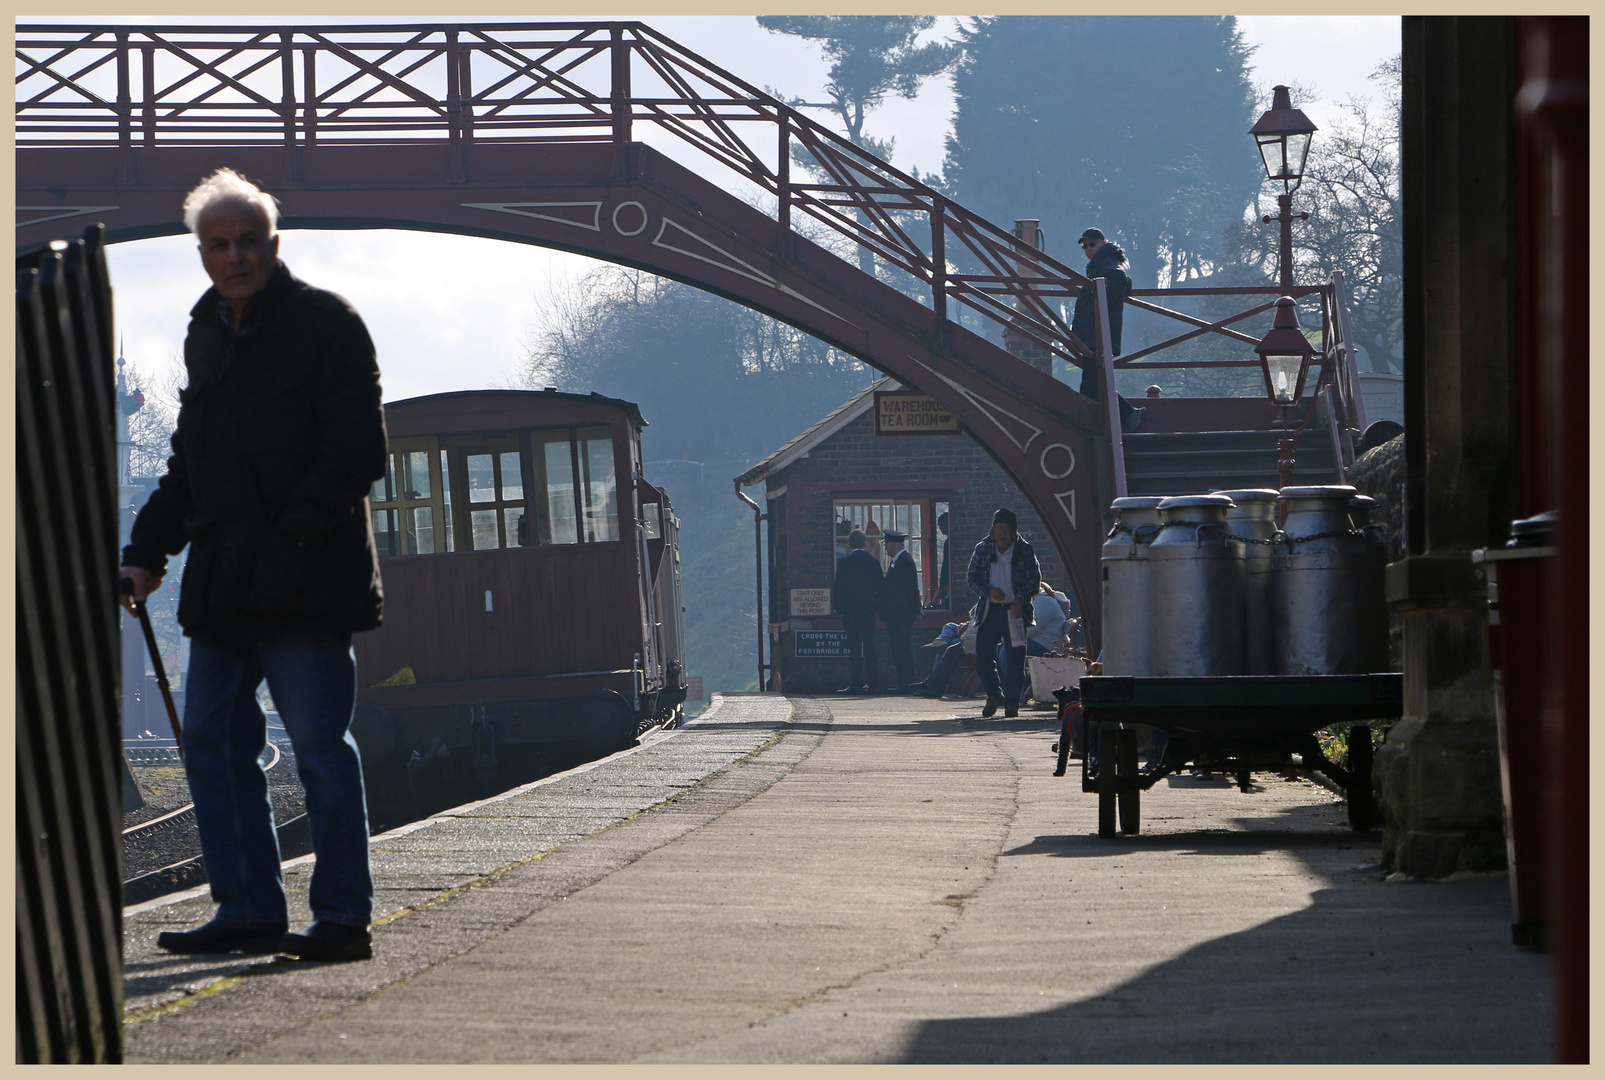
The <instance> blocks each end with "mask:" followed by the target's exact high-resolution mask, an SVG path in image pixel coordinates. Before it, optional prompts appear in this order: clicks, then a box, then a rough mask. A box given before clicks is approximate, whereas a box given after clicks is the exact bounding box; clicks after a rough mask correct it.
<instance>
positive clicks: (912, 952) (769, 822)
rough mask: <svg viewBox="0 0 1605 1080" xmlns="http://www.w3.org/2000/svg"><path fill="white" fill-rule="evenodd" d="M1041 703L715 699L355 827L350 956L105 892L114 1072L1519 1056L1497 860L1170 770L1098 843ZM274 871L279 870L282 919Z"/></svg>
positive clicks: (1519, 969)
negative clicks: (663, 722) (197, 950)
mask: <svg viewBox="0 0 1605 1080" xmlns="http://www.w3.org/2000/svg"><path fill="white" fill-rule="evenodd" d="M1053 727H1054V725H1053V720H1052V716H1051V714H1049V713H1036V714H1032V713H1029V712H1028V713H1026V714H1025V715H1024V716H1022V717H1021V718H1020V719H1018V720H1004V719H1001V718H999V719H996V720H982V719H980V717H979V703H978V702H969V701H946V702H932V701H928V700H925V699H920V698H869V699H858V698H853V699H806V698H803V699H795V700H788V699H786V698H783V697H779V696H777V695H755V696H732V697H726V698H723V699H720V700H718V701H717V703H716V705H715V707H714V708H713V709H712V710H711V711H710V714H709V715H708V716H707V718H706V719H705V720H704V721H703V722H701V723H698V724H695V725H693V726H691V727H689V728H687V729H686V730H684V731H682V732H679V733H675V734H672V735H667V736H665V737H659V738H656V739H655V740H653V741H650V742H649V743H648V744H647V745H644V746H642V747H641V748H638V749H636V750H633V751H630V752H626V753H625V754H622V755H618V756H616V757H614V758H611V759H607V760H605V761H603V762H601V763H598V764H595V765H593V766H590V767H587V768H586V769H585V770H584V771H582V772H577V773H573V774H565V775H563V776H559V777H552V778H548V779H547V780H545V781H542V782H541V783H540V784H538V785H536V786H534V787H531V788H527V789H523V790H521V791H518V792H514V793H511V794H509V795H507V796H504V797H501V798H499V799H497V800H494V801H492V802H489V803H485V804H480V805H476V806H472V807H466V808H461V809H459V810H458V811H454V812H452V813H449V814H445V815H441V816H440V817H438V818H436V819H431V820H430V821H429V822H427V823H424V824H422V825H420V826H418V827H413V828H409V829H408V830H405V831H398V833H392V834H388V835H386V836H381V837H375V838H374V840H373V853H374V865H375V872H376V876H377V878H378V880H379V883H380V900H379V906H380V910H379V913H378V915H377V917H376V918H377V920H378V925H377V926H376V928H375V930H374V949H375V958H374V959H373V960H372V961H368V962H363V963H356V964H345V965H319V964H312V963H305V962H299V961H292V960H289V959H287V958H283V957H280V958H277V959H257V960H244V959H240V958H234V959H228V958H221V959H219V958H211V959H201V958H178V957H170V956H167V955H165V954H162V953H160V952H158V951H157V950H155V949H154V946H153V941H154V936H155V933H156V932H157V931H158V930H159V929H164V928H168V927H172V926H178V925H184V924H188V923H192V922H195V921H199V920H200V919H203V918H205V917H207V915H208V914H209V911H210V905H209V904H208V903H207V902H206V900H205V898H204V896H194V895H191V896H187V897H180V898H169V899H168V900H167V901H158V902H152V903H150V904H146V905H142V906H140V907H139V908H135V909H131V910H130V911H129V912H128V914H127V918H126V945H125V949H126V966H127V979H128V1005H129V1021H130V1023H129V1027H128V1040H127V1051H128V1059H129V1060H130V1061H131V1062H202V1061H245V1062H259V1063H292V1062H293V1063H358V1062H369V1063H408V1064H425V1063H446V1062H476V1063H477V1062H505V1063H522V1062H550V1063H556V1062H679V1063H710V1062H735V1063H812V1062H922V1063H966V1062H967V1063H983V1062H993V1063H1009V1062H1068V1063H1076V1062H1535V1061H1538V1062H1541V1061H1545V1060H1547V1059H1548V1056H1549V1032H1548V1025H1549V1020H1548V1000H1549V996H1550V971H1549V963H1548V961H1547V959H1546V958H1544V957H1542V956H1537V955H1534V954H1531V953H1528V952H1524V951H1521V950H1518V949H1516V948H1514V947H1513V946H1512V945H1511V944H1510V930H1509V906H1508V899H1507V885H1506V882H1505V881H1504V880H1503V879H1493V880H1470V881H1460V882H1447V883H1437V884H1424V883H1409V882H1401V883H1392V884H1385V883H1383V880H1382V878H1381V875H1380V873H1379V867H1378V860H1379V849H1378V835H1377V834H1375V833H1373V834H1371V835H1369V836H1356V835H1354V834H1352V833H1350V832H1348V831H1347V830H1346V829H1345V828H1344V827H1343V824H1342V823H1343V820H1344V815H1343V807H1342V804H1341V802H1339V801H1338V800H1337V798H1336V797H1335V796H1333V795H1331V794H1330V793H1328V792H1327V791H1326V790H1325V789H1323V788H1321V787H1318V786H1316V785H1314V784H1311V783H1308V782H1305V781H1287V780H1282V779H1279V778H1278V777H1276V776H1275V775H1274V774H1268V773H1264V774H1257V775H1256V776H1255V785H1254V790H1252V791H1250V792H1247V793H1243V792H1239V791H1238V790H1237V789H1236V788H1235V787H1234V786H1230V785H1227V784H1226V783H1225V782H1224V781H1216V782H1206V781H1203V780H1201V779H1195V778H1191V777H1175V778H1171V780H1169V781H1168V782H1166V783H1162V784H1160V785H1158V786H1156V787H1155V788H1154V789H1153V790H1152V791H1150V792H1147V793H1145V795H1144V799H1143V810H1144V821H1143V832H1142V833H1141V834H1140V835H1138V836H1135V837H1130V838H1118V839H1114V840H1100V839H1099V838H1098V837H1097V836H1096V804H1097V800H1096V797H1095V796H1091V795H1086V794H1083V793H1082V792H1081V791H1080V784H1079V783H1078V782H1077V779H1078V777H1077V775H1076V774H1077V772H1078V770H1075V769H1072V771H1071V774H1070V775H1067V776H1065V777H1057V778H1056V777H1054V776H1053V775H1052V770H1053V765H1054V756H1053V755H1052V753H1051V752H1050V750H1049V747H1050V745H1051V743H1052V742H1053V740H1054V738H1055V736H1056V733H1055V731H1054V730H1053ZM305 870H306V863H305V861H301V862H300V863H298V864H297V865H295V866H292V867H291V875H290V881H291V885H292V889H293V890H294V892H293V897H292V903H293V905H294V906H295V908H296V909H297V910H296V913H295V915H294V916H293V917H294V918H302V917H304V914H305V908H304V888H305Z"/></svg>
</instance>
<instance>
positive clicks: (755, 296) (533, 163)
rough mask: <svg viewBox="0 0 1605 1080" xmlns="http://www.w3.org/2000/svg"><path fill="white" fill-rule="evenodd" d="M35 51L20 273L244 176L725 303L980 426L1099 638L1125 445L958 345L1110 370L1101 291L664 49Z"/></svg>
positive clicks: (321, 201)
mask: <svg viewBox="0 0 1605 1080" xmlns="http://www.w3.org/2000/svg"><path fill="white" fill-rule="evenodd" d="M16 39H17V57H18V63H17V105H16V140H17V154H16V162H17V242H18V245H19V248H27V247H30V246H33V245H37V244H39V243H42V242H44V241H46V240H48V239H49V238H50V237H52V236H56V235H60V233H61V230H63V229H64V228H76V227H77V226H78V225H80V224H88V223H89V222H91V221H101V222H104V223H105V225H106V227H107V230H108V232H107V236H108V240H109V241H111V242H118V241H124V240H134V239H141V238H147V237H154V236H162V235H170V234H175V233H180V232H182V231H184V230H183V224H182V222H181V221H180V218H179V205H180V202H181V198H182V195H183V193H184V192H185V191H187V190H188V189H189V188H190V187H192V186H193V185H194V184H195V182H196V181H197V180H198V179H199V178H200V177H201V176H202V175H204V174H205V173H207V172H210V171H211V170H212V169H214V168H217V167H219V166H223V165H227V166H230V167H233V168H235V169H237V170H240V171H242V172H243V173H245V174H246V175H248V176H250V177H252V178H253V179H255V180H257V181H258V182H260V183H262V184H263V186H264V187H265V188H267V189H268V190H270V191H272V192H273V193H274V194H275V195H277V196H278V198H279V199H280V201H281V204H282V210H283V214H282V217H281V224H282V226H283V227H286V228H313V229H371V228H405V229H418V230H428V231H437V232H450V233H458V234H466V235H474V236H483V237H490V238H495V239H500V240H509V241H514V242H518V243H527V244H536V245H540V246H543V247H552V248H559V249H563V250H567V251H572V252H577V253H580V254H584V255H589V256H593V257H595V258H599V259H605V260H609V261H612V262H616V263H620V264H624V265H627V266H632V267H637V268H640V269H644V270H648V271H651V272H652V273H655V274H661V275H664V276H666V277H670V278H674V279H677V280H679V281H683V282H686V283H689V284H692V285H695V286H698V287H700V288H703V289H707V290H709V291H711V292H714V293H718V294H720V295H722V296H725V297H728V298H730V299H732V300H736V301H738V302H740V303H742V304H746V305H748V306H750V307H752V308H755V309H757V310H759V311H762V312H764V313H766V314H768V315H771V316H773V317H775V318H777V319H781V320H784V321H785V322H788V323H790V324H792V325H794V326H797V327H799V328H800V329H803V330H805V331H807V332H808V333H811V334H813V335H815V336H817V337H818V338H820V339H822V340H824V341H826V342H828V343H829V344H831V345H833V346H835V347H836V348H838V349H841V350H843V351H845V352H847V353H850V354H851V355H853V356H855V357H857V358H859V359H860V360H862V361H864V362H865V363H866V364H868V365H870V366H871V367H873V368H875V369H877V370H879V371H881V372H883V373H885V374H888V375H891V376H893V377H895V378H896V379H898V380H900V381H901V382H903V383H905V384H906V385H908V386H910V387H912V388H914V389H916V390H919V391H920V392H923V393H926V394H929V395H931V396H932V397H934V398H936V399H937V400H938V401H939V402H940V403H941V404H942V405H943V406H944V407H945V408H948V409H950V410H951V411H953V412H954V413H956V414H958V416H959V417H960V419H961V421H962V423H963V425H964V427H965V429H966V430H967V431H968V432H969V433H970V435H971V436H972V437H974V438H975V439H976V441H977V442H979V443H980V444H981V445H982V446H983V447H984V448H985V449H986V450H987V451H988V452H989V453H990V454H991V455H992V456H993V457H994V458H995V459H996V460H997V461H998V462H999V463H1000V464H1001V465H1002V467H1003V468H1004V469H1005V470H1006V471H1007V472H1008V474H1009V475H1010V476H1011V477H1012V478H1013V479H1014V480H1015V482H1016V483H1018V485H1019V487H1020V490H1021V491H1022V492H1023V494H1024V496H1025V497H1026V499H1028V500H1029V501H1030V502H1031V504H1032V506H1033V507H1034V508H1035V509H1036V511H1037V512H1038V514H1039V515H1040V516H1041V518H1042V520H1043V522H1044V523H1045V524H1046V526H1047V528H1048V530H1049V532H1050V533H1051V534H1052V539H1053V541H1054V543H1055V546H1056V547H1057V548H1058V550H1059V551H1060V553H1061V554H1062V556H1063V557H1064V558H1065V560H1066V562H1067V564H1068V569H1069V573H1070V576H1071V581H1072V585H1073V587H1074V588H1075V590H1076V592H1077V593H1078V595H1079V596H1080V598H1081V606H1082V609H1083V611H1085V612H1086V614H1087V616H1088V622H1089V623H1090V624H1091V625H1090V626H1089V628H1088V629H1089V631H1090V638H1091V640H1092V642H1093V643H1094V647H1096V644H1097V642H1098V641H1099V640H1100V627H1099V625H1098V622H1099V602H1098V599H1097V598H1098V595H1099V588H1098V583H1097V568H1098V551H1099V546H1100V543H1101V539H1102V531H1103V514H1102V508H1103V507H1104V506H1106V505H1107V502H1108V499H1109V497H1111V495H1112V494H1113V492H1114V490H1115V489H1114V487H1113V486H1112V485H1113V483H1114V479H1113V478H1114V477H1115V475H1116V473H1115V471H1114V470H1115V469H1116V468H1117V467H1118V463H1119V461H1120V453H1119V448H1118V440H1119V435H1118V425H1117V424H1116V425H1111V424H1110V423H1109V417H1108V415H1107V407H1100V406H1098V405H1097V404H1095V403H1093V402H1090V401H1089V400H1087V399H1086V398H1084V397H1082V396H1081V395H1080V394H1078V393H1076V392H1075V391H1073V390H1071V389H1070V388H1069V387H1068V386H1066V385H1065V384H1063V383H1062V382H1059V381H1057V380H1056V379H1054V378H1053V377H1052V376H1051V375H1050V374H1048V373H1046V372H1044V371H1041V370H1038V369H1037V368H1035V367H1033V366H1032V365H1030V364H1028V363H1026V362H1024V361H1022V360H1020V359H1017V358H1016V357H1015V356H1013V355H1011V354H1010V353H1009V352H1008V351H1006V350H1005V349H1004V348H1002V347H1000V346H998V345H996V344H994V343H993V342H991V341H989V340H987V338H986V337H985V336H983V334H982V333H978V332H976V330H972V329H970V328H968V327H966V326H965V325H962V324H961V322H969V323H971V324H973V325H974V326H976V327H977V329H982V328H984V322H985V321H990V322H992V323H994V324H1002V325H1003V326H1004V327H1007V328H1008V329H1009V330H1010V331H1011V332H1012V333H1014V334H1017V335H1020V336H1021V337H1023V338H1025V339H1026V340H1028V341H1031V342H1034V343H1035V344H1037V345H1038V346H1040V347H1042V348H1044V349H1046V350H1047V351H1048V352H1049V353H1050V354H1052V355H1055V356H1060V357H1063V358H1065V359H1066V360H1068V361H1070V362H1071V363H1072V364H1075V365H1078V366H1081V365H1084V364H1086V363H1088V362H1096V361H1097V358H1098V356H1099V354H1098V353H1096V352H1094V351H1093V350H1092V349H1089V348H1088V346H1087V344H1086V343H1083V342H1081V341H1079V340H1077V338H1076V337H1075V335H1074V334H1073V333H1072V332H1071V330H1070V327H1069V325H1068V322H1067V320H1066V316H1065V311H1064V301H1065V300H1067V299H1068V298H1071V297H1074V296H1075V295H1077V294H1078V293H1079V291H1080V290H1081V289H1082V288H1086V287H1089V286H1090V285H1091V283H1090V282H1089V281H1088V279H1087V278H1085V277H1084V276H1082V275H1080V274H1078V273H1076V272H1075V271H1074V270H1071V269H1070V268H1069V267H1068V266H1065V265H1064V264H1063V263H1060V262H1058V261H1056V260H1054V259H1053V258H1051V257H1050V256H1048V255H1046V254H1045V253H1043V252H1041V251H1038V250H1036V249H1035V248H1034V247H1031V246H1029V245H1027V244H1025V243H1023V242H1021V241H1020V240H1019V239H1017V238H1016V237H1015V236H1014V235H1013V234H1012V233H1011V232H1009V231H1007V230H1004V229H1001V228H999V227H998V226H996V225H994V224H993V223H991V222H988V221H986V220H984V219H982V218H980V217H978V216H977V215H975V214H973V213H971V212H970V211H968V210H966V209H965V208H964V207H962V206H960V205H958V204H957V203H955V202H953V201H951V200H950V199H948V198H946V197H944V196H943V195H942V194H941V193H940V192H938V191H936V190H934V189H932V188H931V187H929V186H927V185H925V184H922V183H920V182H919V181H918V180H917V179H915V178H914V177H912V176H909V175H908V174H906V173H903V172H902V171H900V170H898V169H896V168H894V167H893V166H891V165H889V164H887V163H886V162H884V161H881V160H879V159H877V158H875V157H873V156H871V155H869V154H867V153H866V152H865V151H863V150H861V149H859V148H858V147H856V146H854V145H852V144H851V143H849V142H847V141H846V140H844V139H843V138H841V137H840V136H838V135H836V134H834V133H833V132H831V131H829V130H828V129H826V128H824V127H822V126H820V125H819V124H817V123H814V122H813V121H811V120H809V119H808V118H807V117H805V116H802V115H800V114H799V113H798V112H797V111H796V110H795V109H793V108H791V107H789V106H787V105H786V104H785V103H783V102H781V101H778V100H777V99H775V98H774V97H772V96H771V95H769V94H767V93H765V92H763V91H762V90H760V89H758V88H756V87H754V86H752V85H751V84H749V83H746V82H744V81H742V80H741V79H739V78H737V77H735V76H734V75H732V74H730V73H729V72H726V71H724V70H722V69H721V68H719V67H717V66H715V65H713V64H711V63H709V62H708V61H706V60H704V59H702V58H701V57H698V56H696V55H695V54H694V53H691V52H689V51H688V50H686V49H684V48H682V47H681V46H679V45H678V44H676V43H675V42H673V41H671V40H669V39H668V38H666V37H664V36H663V35H661V34H659V33H657V32H655V31H654V30H652V29H651V28H650V27H648V26H645V25H643V24H640V23H633V22H605V23H604V22H592V23H585V22H568V23H521V24H511V23H496V24H475V25H469V24H461V25H413V26H393V25H367V26H258V27H239V26H228V27H222V26H213V27H206V26H113V27H94V28H90V27H83V26H60V25H43V24H32V25H29V24H19V25H18V26H17V27H16ZM861 251H868V252H870V253H871V255H872V257H873V265H874V267H875V271H876V272H875V273H866V272H864V271H863V270H861V269H860V268H859V266H858V265H857V262H858V259H859V253H860V252H861ZM958 267H963V268H965V270H966V272H959V270H958V269H957V268H958ZM420 272H426V269H425V268H420ZM1259 291H1261V292H1266V291H1270V290H1263V289H1262V290H1259ZM1300 291H1301V292H1308V291H1313V290H1310V289H1305V290H1300ZM1260 299H1262V300H1265V301H1268V300H1269V299H1271V298H1268V297H1267V298H1260ZM1130 303H1132V304H1133V305H1134V306H1139V307H1145V308H1147V309H1148V310H1151V311H1156V312H1161V313H1164V314H1166V315H1173V316H1175V317H1176V318H1178V319H1180V320H1182V321H1183V322H1184V323H1186V324H1187V327H1186V332H1185V333H1184V334H1183V335H1182V336H1181V337H1180V338H1177V339H1176V340H1184V339H1185V338H1187V337H1191V336H1195V335H1196V334H1201V333H1223V334H1227V335H1228V336H1233V337H1236V338H1241V339H1242V340H1243V341H1245V342H1251V341H1253V340H1254V339H1253V338H1252V337H1249V336H1247V335H1244V334H1241V333H1238V332H1237V331H1235V330H1232V329H1231V328H1230V326H1229V325H1227V324H1228V323H1230V322H1233V321H1235V319H1228V320H1224V321H1222V322H1217V323H1214V324H1210V323H1206V322H1205V321H1204V320H1201V319H1196V318H1193V317H1191V316H1186V315H1181V314H1179V313H1175V312H1169V311H1166V310H1165V309H1163V308H1159V307H1157V306H1155V305H1153V304H1150V303H1147V302H1146V301H1143V300H1140V299H1134V300H1133V301H1131V302H1130ZM1268 307H1269V303H1268V302H1265V303H1261V304H1260V306H1258V307H1256V308H1254V309H1253V310H1252V311H1249V312H1245V313H1244V314H1243V315H1241V316H1237V317H1236V318H1245V317H1248V316H1249V315H1253V314H1255V313H1258V312H1263V311H1264V310H1266V309H1267V308H1268ZM961 315H962V318H961ZM1103 362H1104V363H1107V361H1103ZM1111 374H1112V373H1111ZM1106 385H1111V384H1110V383H1106ZM1111 432H1113V438H1114V439H1115V440H1116V444H1115V447H1114V453H1113V454H1111V453H1110V449H1111V447H1110V442H1109V439H1110V433H1111Z"/></svg>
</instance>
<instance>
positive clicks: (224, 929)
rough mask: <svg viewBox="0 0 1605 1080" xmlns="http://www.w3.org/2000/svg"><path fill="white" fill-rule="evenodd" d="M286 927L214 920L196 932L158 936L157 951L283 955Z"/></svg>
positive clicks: (192, 953)
mask: <svg viewBox="0 0 1605 1080" xmlns="http://www.w3.org/2000/svg"><path fill="white" fill-rule="evenodd" d="M285 929H286V926H285V924H284V923H249V922H230V921H229V920H227V919H213V920H212V921H211V922H208V923H202V924H201V925H200V926H197V927H195V928H194V929H193V930H163V931H162V932H161V933H160V934H157V935H156V947H157V948H158V949H165V950H167V951H168V952H170V953H182V954H184V955H187V956H188V955H199V954H205V953H234V952H237V953H271V952H278V951H279V942H280V941H281V940H283V938H284V931H285Z"/></svg>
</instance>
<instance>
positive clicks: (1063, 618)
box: [1025, 581, 1071, 656]
mask: <svg viewBox="0 0 1605 1080" xmlns="http://www.w3.org/2000/svg"><path fill="white" fill-rule="evenodd" d="M1031 610H1032V612H1033V613H1034V614H1035V616H1036V625H1034V626H1033V627H1032V628H1031V634H1030V636H1029V637H1028V638H1027V639H1026V642H1025V654H1026V655H1027V656H1046V655H1048V654H1049V653H1051V652H1052V651H1053V650H1054V649H1056V648H1058V647H1059V646H1060V645H1063V644H1064V643H1065V642H1066V641H1067V640H1068V639H1067V637H1066V632H1067V631H1068V630H1070V629H1071V627H1069V626H1067V625H1066V623H1067V620H1068V617H1069V614H1070V598H1069V597H1067V596H1065V595H1064V594H1063V593H1060V592H1055V591H1054V588H1053V586H1052V585H1049V584H1048V583H1047V582H1046V581H1044V582H1043V583H1042V588H1041V590H1040V591H1039V592H1038V593H1037V594H1036V596H1034V597H1032V598H1031Z"/></svg>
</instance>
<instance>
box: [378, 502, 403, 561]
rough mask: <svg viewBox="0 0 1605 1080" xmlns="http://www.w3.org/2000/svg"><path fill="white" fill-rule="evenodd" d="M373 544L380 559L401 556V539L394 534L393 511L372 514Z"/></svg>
mask: <svg viewBox="0 0 1605 1080" xmlns="http://www.w3.org/2000/svg"><path fill="white" fill-rule="evenodd" d="M373 543H374V546H375V547H377V548H378V549H379V557H380V558H381V559H386V558H389V557H390V556H392V555H400V554H401V537H400V536H399V535H398V534H397V532H396V512H395V511H394V510H375V511H374V512H373Z"/></svg>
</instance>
